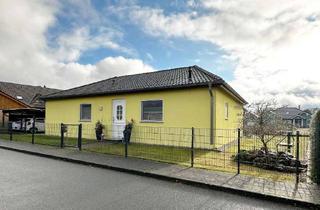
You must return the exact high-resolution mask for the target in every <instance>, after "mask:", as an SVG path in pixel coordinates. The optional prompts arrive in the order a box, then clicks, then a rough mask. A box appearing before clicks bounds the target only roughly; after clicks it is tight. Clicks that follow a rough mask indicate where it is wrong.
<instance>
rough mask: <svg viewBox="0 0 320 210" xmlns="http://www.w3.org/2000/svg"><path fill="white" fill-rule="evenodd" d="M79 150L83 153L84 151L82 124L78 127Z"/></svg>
mask: <svg viewBox="0 0 320 210" xmlns="http://www.w3.org/2000/svg"><path fill="white" fill-rule="evenodd" d="M78 148H79V150H80V151H81V149H82V124H81V123H80V124H79V127H78Z"/></svg>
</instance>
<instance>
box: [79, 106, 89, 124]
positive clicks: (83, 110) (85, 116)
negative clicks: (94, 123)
mask: <svg viewBox="0 0 320 210" xmlns="http://www.w3.org/2000/svg"><path fill="white" fill-rule="evenodd" d="M80 120H82V121H90V120H91V104H81V105H80Z"/></svg>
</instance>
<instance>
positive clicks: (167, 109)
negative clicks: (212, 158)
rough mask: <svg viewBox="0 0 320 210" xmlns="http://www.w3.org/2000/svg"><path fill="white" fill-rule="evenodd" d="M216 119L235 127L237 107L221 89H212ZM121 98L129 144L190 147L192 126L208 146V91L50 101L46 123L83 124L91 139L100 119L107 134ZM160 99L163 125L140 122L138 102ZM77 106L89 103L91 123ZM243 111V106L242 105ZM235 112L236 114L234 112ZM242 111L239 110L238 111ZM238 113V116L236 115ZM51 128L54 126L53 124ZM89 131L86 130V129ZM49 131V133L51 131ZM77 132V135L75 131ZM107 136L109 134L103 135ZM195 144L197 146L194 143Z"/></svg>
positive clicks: (219, 122)
mask: <svg viewBox="0 0 320 210" xmlns="http://www.w3.org/2000/svg"><path fill="white" fill-rule="evenodd" d="M214 94H215V101H216V102H215V106H216V113H217V114H214V116H216V119H215V123H216V125H217V127H215V128H222V129H229V128H237V126H236V123H235V122H236V121H237V120H236V119H235V118H236V116H237V117H238V107H236V105H239V104H238V103H236V102H235V100H234V99H232V98H230V96H229V95H227V94H226V93H224V92H223V91H222V90H220V89H215V93H214ZM117 99H124V100H125V101H126V112H125V115H126V120H127V121H129V120H131V119H133V120H134V130H133V135H132V141H139V142H141V143H152V144H166V145H170V144H171V143H172V142H176V144H179V145H180V146H190V142H191V127H195V128H197V129H196V130H195V134H196V136H197V140H196V145H200V144H202V145H203V146H205V147H207V146H212V145H210V140H209V139H210V129H209V128H210V96H209V92H208V88H194V89H184V90H182V89H181V90H166V91H157V92H144V93H131V94H121V95H110V96H99V97H85V98H75V99H62V100H61V99H60V100H49V101H47V102H46V124H47V126H50V124H59V123H67V124H70V123H72V124H77V123H82V124H83V128H84V130H83V137H85V138H95V137H94V124H95V123H96V122H97V121H98V120H100V121H101V122H102V123H103V124H105V125H107V128H106V130H107V131H109V135H110V130H111V128H110V126H111V125H112V101H113V100H117ZM156 99H161V100H163V122H161V123H159V122H158V123H153V122H152V123H150V122H141V101H144V100H156ZM225 101H227V102H228V103H229V107H230V108H229V109H230V111H229V112H230V117H229V119H228V120H227V121H226V120H225V119H224V118H223V117H224V114H223V108H221V107H224V102H225ZM80 104H91V113H92V114H91V121H90V122H81V121H80ZM241 108H242V106H241ZM235 110H236V111H235ZM241 111H242V109H241ZM236 112H237V113H236ZM52 126H53V125H52ZM89 128H90V132H88V131H85V130H89ZM51 131H52V130H51ZM46 133H47V134H49V135H59V130H57V131H54V132H53V133H52V132H50V129H48V128H46ZM75 133H76V132H75ZM106 137H107V138H108V137H110V136H108V134H106ZM197 142H198V143H197Z"/></svg>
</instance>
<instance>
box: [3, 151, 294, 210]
mask: <svg viewBox="0 0 320 210" xmlns="http://www.w3.org/2000/svg"><path fill="white" fill-rule="evenodd" d="M0 209H1V210H6V209H8V210H9V209H10V210H11V209H24V210H25V209H32V210H37V209H77V210H80V209H90V210H93V209H130V210H134V209H294V208H293V207H292V206H288V205H284V204H279V203H273V202H270V201H263V200H258V199H254V198H249V197H244V196H240V195H234V194H229V193H224V192H220V191H214V190H210V189H202V188H198V187H193V186H188V185H184V184H180V183H172V182H166V181H161V180H156V179H152V178H147V177H141V176H135V175H131V174H127V173H121V172H116V171H112V170H106V169H99V168H93V167H89V166H84V165H78V164H73V163H68V162H63V161H57V160H52V159H47V158H43V157H38V156H32V155H27V154H22V153H17V152H12V151H7V150H2V149H0Z"/></svg>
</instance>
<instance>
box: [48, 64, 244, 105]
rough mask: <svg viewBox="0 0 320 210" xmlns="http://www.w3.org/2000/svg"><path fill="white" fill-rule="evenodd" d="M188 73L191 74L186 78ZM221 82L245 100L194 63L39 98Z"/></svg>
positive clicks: (216, 83)
mask: <svg viewBox="0 0 320 210" xmlns="http://www.w3.org/2000/svg"><path fill="white" fill-rule="evenodd" d="M189 76H191V77H190V78H189ZM208 83H211V84H212V85H213V86H217V85H225V87H226V88H227V89H228V90H229V91H230V92H232V93H233V94H234V95H235V96H236V97H237V98H238V99H239V100H240V101H242V102H243V103H246V101H245V100H244V99H243V98H242V97H241V96H240V95H239V94H238V93H237V92H236V91H235V90H233V89H232V88H231V87H230V86H229V85H228V84H227V83H226V82H225V81H224V80H223V79H222V78H221V77H219V76H217V75H215V74H212V73H211V72H208V71H206V70H204V69H202V68H200V67H198V66H189V67H181V68H174V69H167V70H161V71H155V72H149V73H142V74H134V75H126V76H120V77H112V78H109V79H106V80H102V81H99V82H95V83H92V84H88V85H84V86H80V87H76V88H72V89H69V90H65V91H61V92H58V93H54V94H50V95H48V96H46V97H43V98H44V99H46V100H49V99H60V98H76V97H81V96H96V95H108V94H116V93H130V92H142V91H151V90H163V89H175V88H187V87H197V86H208Z"/></svg>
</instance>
